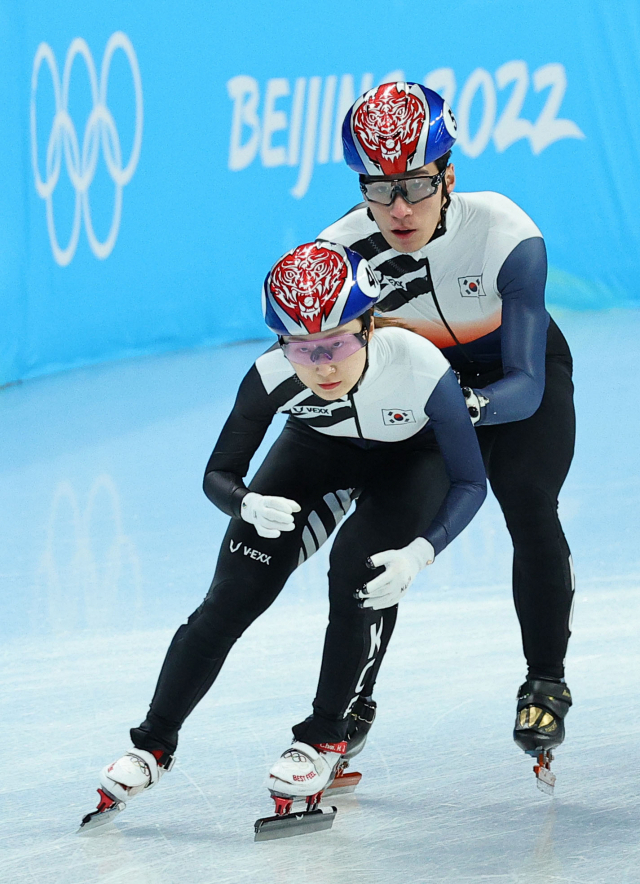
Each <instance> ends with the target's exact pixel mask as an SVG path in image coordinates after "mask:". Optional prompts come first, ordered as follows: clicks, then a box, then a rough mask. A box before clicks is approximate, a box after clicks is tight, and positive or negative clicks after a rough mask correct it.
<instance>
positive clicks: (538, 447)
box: [319, 82, 575, 772]
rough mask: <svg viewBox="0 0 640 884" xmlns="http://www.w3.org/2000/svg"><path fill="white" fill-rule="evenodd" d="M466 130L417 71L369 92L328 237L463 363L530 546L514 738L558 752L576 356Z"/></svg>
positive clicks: (347, 147)
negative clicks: (348, 197) (474, 182)
mask: <svg viewBox="0 0 640 884" xmlns="http://www.w3.org/2000/svg"><path fill="white" fill-rule="evenodd" d="M456 129H457V126H456V121H455V118H454V116H453V113H452V112H451V109H450V108H449V106H448V105H447V103H446V102H445V101H444V100H443V99H442V98H441V97H440V96H439V95H438V94H437V93H435V92H433V91H432V90H431V89H427V88H425V87H424V86H421V85H419V84H417V83H402V82H398V83H385V84H383V85H381V86H378V87H376V88H373V89H371V90H370V91H369V92H367V93H365V94H364V95H362V96H361V97H360V98H358V100H357V101H356V102H355V103H354V105H353V106H352V107H351V108H350V110H349V112H348V113H347V115H346V117H345V120H344V124H343V129H342V135H343V145H344V155H345V160H346V162H347V164H348V165H349V167H350V168H351V169H353V170H354V171H355V172H358V173H359V176H360V190H361V192H362V196H363V197H364V202H363V203H360V204H359V205H357V206H356V207H355V208H353V209H352V210H351V211H350V212H348V213H347V214H346V215H344V216H343V217H342V218H340V219H339V220H338V221H336V222H335V223H334V224H331V225H330V226H329V227H327V228H326V229H325V230H324V231H323V232H322V233H321V234H320V237H319V240H323V239H328V240H332V241H334V242H338V243H342V245H344V246H347V247H349V248H350V249H353V250H354V251H355V252H357V253H358V254H359V255H362V256H363V257H364V258H366V259H367V260H368V261H369V263H370V265H371V267H372V268H373V269H374V271H375V272H376V274H377V275H378V276H379V279H380V281H381V297H380V300H379V301H378V303H377V304H376V311H380V312H382V313H383V314H384V316H385V320H386V322H395V323H396V324H397V325H398V326H400V327H404V328H408V329H411V330H412V331H414V332H417V333H418V334H419V335H422V336H424V337H425V338H427V339H428V340H430V341H431V342H432V343H434V344H435V345H436V346H437V347H438V348H439V349H440V350H441V352H442V353H443V354H444V355H445V356H446V357H447V359H448V360H449V362H450V363H451V365H452V366H453V368H454V369H455V371H456V372H457V373H458V375H459V378H460V383H461V385H462V387H463V389H464V394H465V396H466V397H467V404H468V408H469V414H470V416H471V419H472V421H473V423H474V424H475V427H476V432H477V436H478V441H479V443H480V448H481V451H482V455H483V458H484V463H485V467H486V471H487V477H488V479H489V482H490V484H491V488H492V490H493V492H494V494H495V496H496V498H497V500H498V502H499V504H500V507H501V508H502V512H503V513H504V517H505V520H506V524H507V528H508V530H509V533H510V535H511V539H512V542H513V548H514V556H513V596H514V601H515V607H516V612H517V615H518V618H519V621H520V627H521V632H522V640H523V647H524V654H525V657H526V661H527V665H528V671H527V677H526V680H525V681H524V683H523V684H522V686H521V687H520V689H519V691H518V695H517V711H516V723H515V729H514V739H515V741H516V743H517V744H518V745H519V746H520V747H521V748H522V749H524V750H525V752H528V753H529V754H532V755H539V754H540V753H541V752H543V753H545V754H547V758H548V757H549V756H548V753H549V750H551V749H552V748H554V747H555V746H557V745H559V744H560V743H561V742H562V740H563V739H564V723H563V719H564V717H565V715H566V714H567V712H568V710H569V707H570V706H571V694H570V692H569V688H568V687H567V685H566V683H565V681H564V674H565V672H564V660H565V655H566V651H567V645H568V641H569V636H570V624H571V612H572V606H573V594H574V579H573V566H572V562H571V555H570V552H569V548H568V546H567V542H566V540H565V536H564V533H563V531H562V526H561V525H560V521H559V519H558V512H557V507H558V494H559V492H560V489H561V487H562V484H563V482H564V480H565V478H566V476H567V472H568V470H569V466H570V464H571V460H572V457H573V449H574V439H575V417H574V409H573V383H572V360H571V353H570V351H569V347H568V345H567V342H566V340H565V338H564V336H563V335H562V333H561V331H560V329H559V328H558V326H557V325H556V323H555V322H554V321H553V319H551V318H550V316H549V314H548V313H547V311H546V309H545V300H544V291H545V282H546V274H547V259H546V251H545V244H544V240H543V238H542V234H541V233H540V231H539V230H538V228H537V227H536V225H535V224H534V223H533V221H532V220H531V219H530V218H529V217H528V216H527V215H526V214H525V213H524V212H523V211H522V209H520V208H519V207H518V206H517V205H516V204H515V203H513V202H512V201H511V200H509V199H508V198H507V197H505V196H502V195H501V194H498V193H492V192H484V193H454V192H453V190H454V186H455V183H456V178H455V170H454V167H453V165H452V164H451V163H450V162H449V159H450V156H451V148H452V147H453V144H454V142H455V140H456ZM536 772H538V771H537V770H536Z"/></svg>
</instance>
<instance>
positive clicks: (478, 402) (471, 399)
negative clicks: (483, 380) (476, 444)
mask: <svg viewBox="0 0 640 884" xmlns="http://www.w3.org/2000/svg"><path fill="white" fill-rule="evenodd" d="M462 395H463V396H464V398H465V400H466V404H467V411H468V412H469V417H470V418H471V423H472V424H474V425H475V424H477V423H478V421H479V420H480V418H481V417H482V414H483V409H484V408H485V407H486V406H487V405H488V404H489V400H488V399H487V397H486V396H483V395H482V393H480V392H478V391H477V390H472V389H471V387H463V388H462Z"/></svg>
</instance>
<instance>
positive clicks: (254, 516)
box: [240, 491, 300, 537]
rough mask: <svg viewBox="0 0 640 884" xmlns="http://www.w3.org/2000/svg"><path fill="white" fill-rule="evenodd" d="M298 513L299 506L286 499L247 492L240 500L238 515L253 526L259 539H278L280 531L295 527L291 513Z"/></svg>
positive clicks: (293, 501) (290, 529) (291, 529)
mask: <svg viewBox="0 0 640 884" xmlns="http://www.w3.org/2000/svg"><path fill="white" fill-rule="evenodd" d="M299 512H300V504H299V503H296V502H295V500H289V499H288V498H286V497H271V496H269V495H262V494H257V493H256V492H255V491H249V492H248V493H247V494H245V496H244V497H243V499H242V505H241V507H240V515H241V516H242V518H243V519H244V520H245V522H249V524H250V525H253V526H254V527H255V529H256V531H257V532H258V534H259V535H260V537H280V532H281V531H293V529H294V528H295V527H296V525H295V521H294V519H293V515H292V513H299Z"/></svg>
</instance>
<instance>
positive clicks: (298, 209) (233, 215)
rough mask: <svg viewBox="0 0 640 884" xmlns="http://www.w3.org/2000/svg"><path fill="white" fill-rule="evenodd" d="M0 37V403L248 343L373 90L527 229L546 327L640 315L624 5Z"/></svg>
mask: <svg viewBox="0 0 640 884" xmlns="http://www.w3.org/2000/svg"><path fill="white" fill-rule="evenodd" d="M545 8H546V12H545ZM551 13H552V14H551ZM0 26H1V27H2V33H3V35H4V37H5V40H4V46H5V51H4V52H3V54H2V58H1V59H0V106H1V107H2V108H3V110H4V114H3V126H2V127H1V128H0V155H1V156H2V159H3V187H2V189H1V192H0V232H1V234H2V236H1V254H2V259H1V260H0V292H1V294H2V299H1V303H2V312H1V317H2V323H1V325H0V385H1V384H6V383H9V382H11V381H14V380H16V379H19V378H26V377H32V376H36V375H41V374H45V373H47V372H51V371H55V370H59V369H62V368H67V367H70V366H74V365H81V364H87V363H91V362H98V361H102V360H106V359H112V358H118V357H122V356H127V355H136V354H142V353H149V352H157V351H162V350H168V349H176V348H181V347H188V346H193V345H196V344H206V343H221V342H226V341H234V340H242V339H248V338H253V337H258V336H263V335H264V327H263V325H262V320H261V317H260V310H259V292H260V285H261V281H262V278H263V277H264V274H265V272H266V270H267V269H268V268H269V266H270V265H271V264H272V263H273V261H274V260H275V259H276V258H277V257H278V256H279V255H280V254H281V253H282V252H283V251H284V250H286V249H288V248H290V247H292V246H293V245H295V244H297V243H299V242H303V241H305V240H309V239H312V238H313V237H314V235H315V234H316V233H317V232H318V231H319V230H321V229H322V228H323V227H325V226H326V225H327V224H328V223H330V222H331V221H333V220H334V219H335V218H337V217H338V216H339V215H341V214H343V213H344V212H345V211H347V210H348V209H349V208H350V207H351V206H352V205H353V204H354V203H356V202H357V201H358V199H359V193H358V187H357V179H356V176H355V175H354V174H353V173H352V172H350V171H349V170H348V169H347V168H346V167H345V165H344V163H343V161H342V152H341V145H340V124H341V121H342V117H343V116H344V112H345V110H346V109H347V108H348V106H349V105H350V104H351V102H352V101H353V100H354V98H355V97H356V96H357V95H358V94H360V93H361V92H362V91H364V90H365V89H367V88H369V87H370V86H372V85H374V84H376V83H378V82H383V81H386V80H389V79H403V78H406V79H410V80H416V81H419V82H423V83H425V84H426V85H428V86H430V87H432V88H435V89H437V90H438V91H440V92H441V93H442V94H443V95H444V96H445V98H446V99H447V101H449V103H450V104H451V105H452V107H453V109H454V112H455V114H456V116H457V119H458V124H459V141H458V145H457V147H456V148H455V153H454V161H455V163H456V167H457V174H458V187H459V189H460V190H497V191H500V192H503V193H506V194H507V195H509V196H510V197H511V198H513V199H514V200H515V201H516V202H518V203H519V204H520V205H521V206H522V207H523V208H524V209H525V210H526V211H527V212H529V214H530V215H531V216H532V217H533V219H534V220H535V221H536V223H537V224H538V225H539V227H540V228H541V229H542V231H543V233H544V234H545V237H546V240H547V245H548V250H549V259H550V274H549V286H548V292H549V301H550V303H551V304H555V305H556V306H561V307H568V308H574V309H585V308H587V309H594V308H609V307H621V306H638V305H639V304H640V293H639V292H638V290H637V289H636V274H637V271H636V263H637V257H638V255H639V254H640V232H639V227H638V224H637V221H636V207H637V205H638V204H639V202H640V177H639V174H638V160H637V158H638V156H640V128H639V127H638V125H637V103H638V100H637V83H638V82H639V80H640V7H639V5H638V4H637V2H636V0H617V2H616V3H612V4H603V3H600V2H597V0H586V2H579V0H567V2H565V3H563V4H560V5H558V4H554V5H553V6H552V5H551V4H543V5H542V8H541V6H540V4H539V3H534V2H532V0H528V2H524V3H521V4H511V3H508V2H506V0H492V2H489V3H483V4H477V3H469V2H463V0H453V2H452V3H449V4H448V6H447V8H446V15H445V13H444V10H443V9H436V8H434V7H433V6H431V5H422V6H420V5H415V4H410V3H408V2H405V0H394V3H392V4H390V3H388V2H386V0H385V2H381V0H371V2H370V3H368V4H366V11H365V7H363V6H362V5H360V4H351V5H345V4H342V3H338V2H335V0H328V2H326V3H324V4H323V5H322V7H321V8H316V7H313V8H311V7H307V8H305V5H304V4H297V3H295V2H293V0H281V2H279V3H278V4H277V5H276V6H265V5H264V4H260V3H258V2H257V0H249V2H245V3H244V4H243V5H242V6H241V7H234V8H232V7H222V5H221V4H212V3H207V2H204V0H191V2H190V3H188V4H183V3H178V2H177V0H167V2H165V3H162V4H157V3H152V2H151V0H140V2H138V3H135V4H132V3H129V2H124V0H110V2H109V3H102V4H95V3H94V4H74V3H72V2H71V0H58V2H57V3H56V4H51V3H48V2H45V0H32V2H30V3H29V4H18V3H17V2H7V0H5V2H4V3H2V5H0Z"/></svg>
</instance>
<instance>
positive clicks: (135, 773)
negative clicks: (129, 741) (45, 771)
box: [78, 748, 174, 831]
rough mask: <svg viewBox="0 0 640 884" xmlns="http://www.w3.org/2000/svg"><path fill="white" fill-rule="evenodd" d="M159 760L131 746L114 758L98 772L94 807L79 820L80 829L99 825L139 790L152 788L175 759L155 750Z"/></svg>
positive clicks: (122, 808) (122, 807) (106, 820)
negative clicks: (98, 784)
mask: <svg viewBox="0 0 640 884" xmlns="http://www.w3.org/2000/svg"><path fill="white" fill-rule="evenodd" d="M158 755H160V758H161V760H160V761H159V760H158V759H157V758H156V756H155V755H154V754H153V753H151V752H147V751H146V750H145V749H136V748H133V749H130V750H129V752H127V753H126V754H125V755H123V756H122V757H121V758H118V760H117V761H114V762H113V763H112V764H108V765H107V766H106V767H103V768H102V770H101V771H100V786H99V787H98V795H99V796H100V802H99V804H98V807H97V810H94V811H93V813H89V814H87V815H86V816H85V817H84V818H83V820H82V822H81V823H80V829H79V830H78V831H81V830H87V829H93V828H95V827H96V826H102V825H104V824H105V823H108V822H109V821H110V820H112V819H114V817H115V816H116V815H117V814H118V813H120V811H122V810H124V809H125V807H126V805H127V802H128V801H129V800H130V799H131V798H135V796H136V795H139V794H140V792H144V791H145V790H146V789H151V788H152V786H155V785H156V783H157V782H158V781H159V780H160V777H161V776H162V775H163V774H164V773H166V772H167V771H168V770H171V768H172V767H173V762H174V759H173V757H172V756H168V755H167V754H166V753H162V754H161V753H158Z"/></svg>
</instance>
